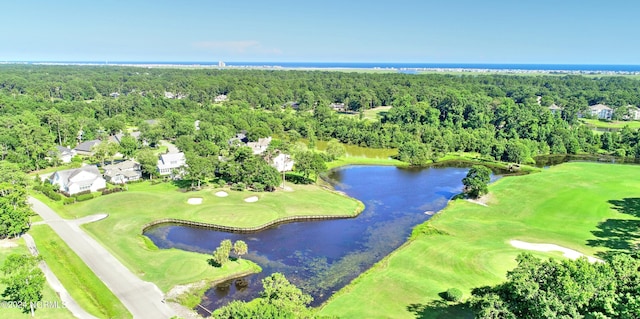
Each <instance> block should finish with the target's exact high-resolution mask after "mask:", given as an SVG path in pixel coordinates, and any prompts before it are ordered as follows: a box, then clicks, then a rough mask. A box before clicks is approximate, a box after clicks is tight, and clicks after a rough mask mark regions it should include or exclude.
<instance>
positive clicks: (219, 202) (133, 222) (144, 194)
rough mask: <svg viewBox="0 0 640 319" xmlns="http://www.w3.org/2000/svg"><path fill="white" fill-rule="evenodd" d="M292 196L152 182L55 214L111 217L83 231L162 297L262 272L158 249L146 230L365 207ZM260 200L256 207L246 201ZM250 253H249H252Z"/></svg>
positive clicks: (312, 191) (302, 189) (245, 264)
mask: <svg viewBox="0 0 640 319" xmlns="http://www.w3.org/2000/svg"><path fill="white" fill-rule="evenodd" d="M287 186H291V187H293V191H292V192H286V191H276V192H273V193H253V192H235V191H229V190H226V191H227V192H228V193H229V196H227V197H217V196H215V193H216V192H217V191H220V189H205V190H202V191H199V192H188V193H184V192H181V191H180V190H179V189H178V188H177V187H175V186H174V185H172V184H170V183H160V184H156V185H151V184H150V183H149V182H144V183H139V184H132V185H129V191H128V192H123V193H117V194H111V195H108V196H101V197H98V198H95V199H92V200H90V201H86V202H81V203H76V204H74V205H70V206H57V207H56V210H58V211H60V212H63V213H64V215H66V216H69V217H71V218H77V217H82V216H87V215H92V214H97V213H107V214H109V217H108V218H106V219H104V220H101V221H98V222H95V223H91V224H86V225H84V226H83V227H84V228H85V229H86V230H87V231H88V232H89V234H91V235H92V236H93V237H95V238H96V239H97V240H98V241H100V242H101V243H102V244H103V245H104V246H105V247H106V248H107V249H108V250H109V251H110V252H111V253H112V254H114V255H115V256H116V257H117V258H118V259H120V261H122V262H123V263H124V264H125V265H126V266H127V267H128V268H129V269H131V270H132V271H133V272H134V273H135V274H137V275H139V276H140V277H141V278H142V279H144V280H148V281H151V282H154V283H155V284H156V285H158V287H159V288H160V289H162V290H163V291H165V292H166V291H167V290H169V289H170V288H171V287H173V286H174V285H177V284H186V283H191V282H196V281H200V280H215V279H218V278H222V277H226V276H229V275H233V274H235V273H239V272H245V271H251V270H254V271H258V269H257V266H256V265H255V264H253V263H252V262H250V261H246V260H241V261H240V262H232V263H229V264H228V265H225V266H224V267H222V268H214V267H211V266H209V264H208V263H207V259H208V258H209V256H208V255H203V254H199V253H192V252H187V251H183V250H179V249H168V250H165V249H160V250H159V249H157V248H155V247H154V246H153V245H149V241H148V240H145V237H143V236H141V233H142V228H143V226H144V225H145V224H147V223H149V222H152V221H155V220H158V219H162V218H176V219H184V220H192V221H199V222H206V223H214V224H220V225H228V226H238V227H253V226H259V225H262V224H265V223H267V222H270V221H272V220H274V219H277V218H280V217H285V216H293V215H344V214H354V213H356V212H359V211H360V210H361V209H362V204H361V203H360V202H358V201H356V200H354V199H352V198H348V197H346V196H342V195H339V194H337V193H334V192H330V191H326V190H323V189H321V188H319V187H317V186H312V185H293V184H290V183H287ZM250 196H258V197H259V200H258V201H257V202H255V203H247V202H245V201H244V199H245V198H247V197H250ZM191 197H200V198H202V199H203V203H202V204H201V205H189V204H187V200H188V199H189V198H191ZM249 249H251V247H249Z"/></svg>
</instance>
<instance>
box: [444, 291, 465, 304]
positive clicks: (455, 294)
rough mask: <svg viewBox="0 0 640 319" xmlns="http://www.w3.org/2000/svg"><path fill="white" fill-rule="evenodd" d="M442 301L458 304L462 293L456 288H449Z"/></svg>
mask: <svg viewBox="0 0 640 319" xmlns="http://www.w3.org/2000/svg"><path fill="white" fill-rule="evenodd" d="M444 299H445V300H447V301H453V302H458V301H460V300H461V299H462V291H460V289H458V288H449V289H448V290H447V291H445V293H444Z"/></svg>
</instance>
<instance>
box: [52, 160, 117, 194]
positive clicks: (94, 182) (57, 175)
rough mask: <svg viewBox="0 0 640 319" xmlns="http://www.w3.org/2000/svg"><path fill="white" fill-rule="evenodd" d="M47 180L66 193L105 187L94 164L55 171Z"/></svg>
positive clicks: (92, 190) (103, 180) (94, 190)
mask: <svg viewBox="0 0 640 319" xmlns="http://www.w3.org/2000/svg"><path fill="white" fill-rule="evenodd" d="M49 182H50V183H51V184H53V185H58V187H60V191H61V192H63V193H65V194H66V195H74V194H77V193H80V192H85V191H89V192H97V191H99V190H102V189H104V188H106V187H107V183H106V181H105V179H104V178H102V174H100V171H99V170H98V167H97V166H95V165H86V166H83V167H80V168H75V169H66V170H62V171H56V172H54V173H53V174H51V176H50V177H49Z"/></svg>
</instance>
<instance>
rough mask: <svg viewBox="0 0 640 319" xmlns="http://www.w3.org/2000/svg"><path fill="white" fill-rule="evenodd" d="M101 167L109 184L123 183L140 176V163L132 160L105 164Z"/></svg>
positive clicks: (135, 179) (137, 178)
mask: <svg viewBox="0 0 640 319" xmlns="http://www.w3.org/2000/svg"><path fill="white" fill-rule="evenodd" d="M103 169H104V178H105V180H106V181H107V182H109V183H111V184H125V183H128V182H133V181H137V180H139V179H141V178H142V169H141V167H140V163H138V162H135V161H132V160H126V161H122V162H120V163H116V164H111V165H105V166H104V167H103Z"/></svg>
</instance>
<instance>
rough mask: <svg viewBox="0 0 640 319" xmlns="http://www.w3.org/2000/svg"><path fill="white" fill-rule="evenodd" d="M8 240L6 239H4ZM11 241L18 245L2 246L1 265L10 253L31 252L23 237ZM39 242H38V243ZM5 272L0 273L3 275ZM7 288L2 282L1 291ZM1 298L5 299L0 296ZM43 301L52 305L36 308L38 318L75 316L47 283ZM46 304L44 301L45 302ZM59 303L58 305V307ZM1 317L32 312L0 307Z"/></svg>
mask: <svg viewBox="0 0 640 319" xmlns="http://www.w3.org/2000/svg"><path fill="white" fill-rule="evenodd" d="M3 242H6V240H3ZM11 242H15V243H16V244H18V245H19V246H18V247H11V248H8V247H0V265H2V264H4V261H5V259H6V258H7V256H9V255H10V254H30V253H29V251H28V250H27V247H26V246H25V244H24V241H23V240H22V239H19V240H11ZM37 244H38V243H37V242H36V245H37ZM2 275H3V274H0V276H2ZM4 289H5V285H3V284H0V293H1V292H3V291H4ZM0 300H3V301H4V300H5V299H4V298H2V297H0ZM42 301H43V302H45V301H46V302H47V304H48V305H51V307H49V308H42V309H36V312H35V315H36V316H35V317H36V318H46V319H61V318H73V315H72V314H71V312H69V310H67V309H65V308H63V306H62V301H61V300H60V298H59V297H58V295H57V294H56V292H55V291H53V289H51V287H50V286H49V284H47V283H45V285H44V289H43V291H42ZM43 305H44V303H43ZM55 305H57V306H58V307H56V306H55ZM0 317H2V318H24V319H27V318H32V317H31V314H30V313H23V312H22V309H16V308H8V307H2V308H0Z"/></svg>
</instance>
